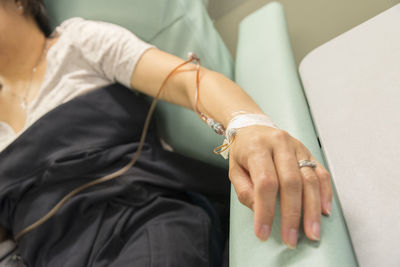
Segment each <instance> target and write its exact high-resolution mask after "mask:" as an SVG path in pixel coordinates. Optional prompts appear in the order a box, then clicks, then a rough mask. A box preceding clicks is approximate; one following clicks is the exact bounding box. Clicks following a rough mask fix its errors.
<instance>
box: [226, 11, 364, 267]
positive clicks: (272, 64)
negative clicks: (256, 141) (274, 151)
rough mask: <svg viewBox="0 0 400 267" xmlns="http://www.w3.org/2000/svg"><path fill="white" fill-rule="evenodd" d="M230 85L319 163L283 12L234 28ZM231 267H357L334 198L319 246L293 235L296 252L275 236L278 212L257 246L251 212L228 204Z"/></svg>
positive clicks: (253, 17)
mask: <svg viewBox="0 0 400 267" xmlns="http://www.w3.org/2000/svg"><path fill="white" fill-rule="evenodd" d="M235 77H236V82H237V83H238V84H239V85H240V86H241V87H242V88H244V89H245V90H246V91H247V92H248V93H249V94H250V95H251V96H252V97H253V98H254V99H255V100H256V102H257V103H258V104H259V105H260V106H261V107H262V108H263V110H264V112H266V113H267V114H269V115H270V116H271V117H272V119H273V120H274V121H275V122H276V124H277V125H278V126H279V127H280V128H282V129H284V130H286V131H288V132H290V133H291V134H292V135H293V136H294V137H296V138H297V139H299V140H300V141H302V142H303V143H304V144H305V145H306V146H307V147H308V148H309V149H310V151H311V152H312V154H313V155H314V156H315V158H316V159H317V160H319V161H320V162H324V160H323V156H322V153H321V150H320V147H319V144H318V140H317V136H316V134H315V130H314V126H313V122H312V119H311V117H310V113H309V109H308V105H307V101H306V99H305V96H304V94H303V90H302V86H301V83H300V81H299V77H298V75H297V68H296V64H295V61H294V57H293V54H292V49H291V46H290V40H289V36H288V32H287V25H286V21H285V15H284V10H283V7H282V6H281V5H280V4H278V3H270V4H268V5H267V6H265V7H264V8H262V9H259V10H257V11H256V12H255V13H254V14H251V15H250V16H248V17H247V18H246V19H245V20H244V21H243V22H242V23H241V25H240V32H239V43H238V51H237V60H236V69H235ZM231 202H232V203H231V234H230V238H231V241H230V242H231V243H230V244H231V247H230V257H231V266H232V267H236V266H240V267H242V266H251V267H258V266H260V267H261V266H265V267H267V266H268V267H278V266H296V267H297V266H304V267H329V266H332V267H337V266H341V267H342V266H357V263H356V259H355V257H354V253H353V249H352V246H351V242H350V240H349V236H348V233H347V228H346V225H345V221H344V219H343V215H342V212H341V209H340V206H339V202H338V200H337V197H336V194H335V195H334V202H333V207H332V215H331V216H330V217H329V218H326V217H324V218H323V219H322V226H321V227H322V231H321V236H322V238H321V242H320V243H315V242H312V241H309V240H308V239H307V238H306V237H305V235H304V233H303V232H301V233H300V234H299V243H298V247H297V249H296V250H290V249H288V248H287V247H286V246H285V245H284V244H283V243H282V241H281V237H280V210H279V203H278V205H277V207H276V216H275V220H274V224H273V227H272V233H271V237H270V239H269V240H268V241H267V242H261V241H258V240H257V239H256V237H255V235H254V233H253V228H252V225H253V213H252V212H251V211H250V210H249V209H247V208H246V207H244V206H243V205H242V204H240V202H238V200H237V197H236V195H235V192H234V190H232V199H231Z"/></svg>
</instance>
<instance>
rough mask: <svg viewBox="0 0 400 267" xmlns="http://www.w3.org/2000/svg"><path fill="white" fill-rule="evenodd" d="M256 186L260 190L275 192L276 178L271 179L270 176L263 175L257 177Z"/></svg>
mask: <svg viewBox="0 0 400 267" xmlns="http://www.w3.org/2000/svg"><path fill="white" fill-rule="evenodd" d="M257 186H258V188H259V190H260V191H262V192H277V191H278V188H279V183H278V181H277V180H276V179H272V178H271V177H270V176H267V175H265V176H263V177H260V178H259V180H258V181H257Z"/></svg>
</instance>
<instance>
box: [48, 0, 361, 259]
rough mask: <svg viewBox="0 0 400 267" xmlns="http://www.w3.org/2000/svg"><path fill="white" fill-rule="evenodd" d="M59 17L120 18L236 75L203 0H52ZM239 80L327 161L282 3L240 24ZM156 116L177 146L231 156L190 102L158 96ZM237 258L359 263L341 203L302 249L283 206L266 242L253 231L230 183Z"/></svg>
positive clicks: (143, 34)
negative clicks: (284, 222)
mask: <svg viewBox="0 0 400 267" xmlns="http://www.w3.org/2000/svg"><path fill="white" fill-rule="evenodd" d="M46 2H47V6H48V9H49V12H50V15H51V18H52V22H53V25H58V24H59V23H60V22H61V21H63V20H65V19H67V18H70V17H75V16H80V17H84V18H87V19H94V20H103V21H108V22H112V23H115V24H119V25H121V26H123V27H125V28H127V29H129V30H131V31H132V32H134V33H135V34H136V35H138V36H139V37H140V38H142V39H143V40H145V41H147V42H150V43H153V44H155V45H156V46H157V47H159V48H160V49H163V50H165V51H167V52H170V53H172V54H175V55H177V56H179V57H182V58H186V56H187V53H188V52H195V53H196V54H197V55H198V56H199V57H200V58H201V60H202V64H203V65H204V66H206V67H208V68H210V69H213V70H216V71H219V72H221V73H223V74H225V75H226V76H228V77H230V78H233V69H234V64H233V60H232V57H231V55H230V54H229V52H228V50H227V49H226V47H225V45H224V44H223V42H222V40H221V38H220V37H219V35H218V33H217V32H216V30H215V29H214V27H213V25H212V22H211V20H210V18H209V17H208V14H207V11H206V10H205V8H204V5H203V2H202V1H201V0H114V1H112V2H111V1H107V0H47V1H46ZM235 77H236V81H237V82H238V83H239V84H240V85H241V86H242V87H243V88H245V89H246V91H247V92H249V94H250V95H251V96H253V97H254V98H255V99H256V100H257V102H258V104H259V105H260V106H261V107H262V108H263V109H264V111H265V112H266V113H268V114H269V115H270V116H271V117H272V118H273V119H274V120H275V121H276V123H277V124H278V126H280V127H281V128H282V129H285V130H287V131H289V132H290V133H291V134H292V135H294V136H295V137H297V138H298V139H300V140H301V141H302V142H304V143H305V144H306V145H307V147H309V149H310V150H311V152H312V153H313V154H314V155H315V157H316V158H317V159H318V160H320V161H321V162H323V158H322V154H321V151H320V148H319V146H318V141H317V137H316V134H315V131H314V127H313V124H312V120H311V118H310V115H309V111H308V107H307V103H306V100H305V98H304V95H303V92H302V87H301V83H300V81H299V79H298V76H297V71H296V66H295V63H294V60H293V55H292V52H291V47H290V41H289V38H288V34H287V29H286V23H285V18H284V12H283V8H282V6H281V5H280V4H277V3H272V4H269V5H267V6H265V7H264V8H262V9H260V10H259V11H257V12H256V13H254V14H252V15H250V16H249V17H248V18H247V19H246V20H245V21H244V22H243V23H242V24H241V30H240V37H239V44H238V53H237V62H236V66H235ZM160 104H161V105H160V106H159V107H158V122H159V124H160V126H161V127H160V128H161V130H162V135H163V137H164V138H165V139H166V141H167V142H168V143H170V144H171V145H172V146H173V148H174V149H175V150H176V151H177V152H179V153H183V154H186V155H188V156H192V157H196V158H199V159H201V160H204V161H207V162H209V163H211V164H219V165H224V166H226V164H227V162H226V161H223V160H222V158H221V157H219V156H215V155H213V154H212V149H213V148H214V147H215V146H217V145H219V144H220V143H221V141H222V139H221V138H220V137H218V136H217V135H216V134H214V133H213V132H212V131H211V130H210V129H209V128H208V127H207V126H206V125H204V124H203V123H201V122H200V119H199V118H197V116H196V115H195V114H194V113H193V112H190V111H188V110H185V109H184V108H180V107H177V106H174V105H171V104H168V103H160ZM232 192H233V194H232V204H231V234H230V245H231V248H230V264H231V266H234V267H235V266H240V267H243V266H251V267H257V266H266V267H267V266H307V267H309V266H315V267H326V266H328V267H329V266H335V267H336V266H356V260H355V258H354V254H353V251H352V247H351V243H350V240H349V237H348V234H347V231H346V226H345V222H344V220H343V217H342V214H341V210H340V207H339V203H338V201H337V199H336V195H335V201H334V203H333V215H332V216H331V217H330V218H324V219H323V225H322V242H321V243H319V244H318V243H313V242H310V241H307V239H306V238H305V237H304V235H302V234H301V235H300V241H299V246H298V249H297V250H295V251H291V250H289V249H287V248H286V246H284V245H283V244H282V242H281V239H280V232H279V217H280V216H279V211H278V212H277V216H276V219H275V222H274V226H273V231H272V236H271V238H270V240H269V241H268V242H265V243H263V242H260V241H258V240H257V239H256V237H255V235H254V233H253V221H252V220H253V214H252V212H251V211H250V210H248V209H247V208H245V207H244V206H243V205H241V204H240V203H239V202H238V200H237V197H236V195H235V193H234V191H232Z"/></svg>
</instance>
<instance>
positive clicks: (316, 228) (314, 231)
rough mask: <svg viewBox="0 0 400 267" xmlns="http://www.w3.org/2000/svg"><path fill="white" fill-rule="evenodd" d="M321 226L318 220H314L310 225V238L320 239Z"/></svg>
mask: <svg viewBox="0 0 400 267" xmlns="http://www.w3.org/2000/svg"><path fill="white" fill-rule="evenodd" d="M320 232H321V226H320V224H319V223H318V222H314V223H313V224H312V226H311V235H312V239H313V240H315V241H318V240H319V239H320Z"/></svg>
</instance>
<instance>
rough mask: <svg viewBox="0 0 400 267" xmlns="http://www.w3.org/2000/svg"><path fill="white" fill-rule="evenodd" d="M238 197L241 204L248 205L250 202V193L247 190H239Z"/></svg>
mask: <svg viewBox="0 0 400 267" xmlns="http://www.w3.org/2000/svg"><path fill="white" fill-rule="evenodd" d="M237 196H238V199H239V201H240V202H241V203H243V204H246V203H248V202H249V200H250V192H249V190H247V189H238V190H237Z"/></svg>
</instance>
